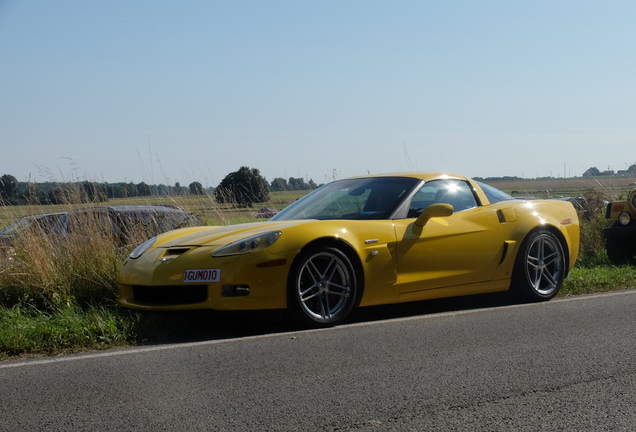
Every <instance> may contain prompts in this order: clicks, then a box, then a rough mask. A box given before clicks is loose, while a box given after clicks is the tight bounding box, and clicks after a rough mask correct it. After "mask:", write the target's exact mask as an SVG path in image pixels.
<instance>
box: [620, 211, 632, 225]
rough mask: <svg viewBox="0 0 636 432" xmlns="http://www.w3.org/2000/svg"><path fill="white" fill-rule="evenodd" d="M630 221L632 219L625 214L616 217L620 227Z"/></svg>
mask: <svg viewBox="0 0 636 432" xmlns="http://www.w3.org/2000/svg"><path fill="white" fill-rule="evenodd" d="M631 220H632V218H631V216H630V215H629V213H627V212H623V213H621V214H619V215H618V221H619V222H620V223H621V225H629V223H630V222H631Z"/></svg>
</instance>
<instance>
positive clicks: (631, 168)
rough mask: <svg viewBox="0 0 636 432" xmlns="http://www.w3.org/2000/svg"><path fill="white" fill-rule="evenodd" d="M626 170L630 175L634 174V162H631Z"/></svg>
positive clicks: (635, 172)
mask: <svg viewBox="0 0 636 432" xmlns="http://www.w3.org/2000/svg"><path fill="white" fill-rule="evenodd" d="M627 172H628V173H629V174H631V175H636V163H634V164H631V165H630V166H629V168H627Z"/></svg>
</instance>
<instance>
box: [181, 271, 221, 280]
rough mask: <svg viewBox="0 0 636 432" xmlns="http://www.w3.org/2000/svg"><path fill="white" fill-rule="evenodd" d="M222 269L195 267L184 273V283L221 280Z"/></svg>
mask: <svg viewBox="0 0 636 432" xmlns="http://www.w3.org/2000/svg"><path fill="white" fill-rule="evenodd" d="M220 281H221V269H194V270H186V271H185V272H184V273H183V283H201V282H206V283H209V282H220Z"/></svg>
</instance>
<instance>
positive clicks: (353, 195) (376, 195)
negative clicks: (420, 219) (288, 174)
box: [271, 177, 420, 221]
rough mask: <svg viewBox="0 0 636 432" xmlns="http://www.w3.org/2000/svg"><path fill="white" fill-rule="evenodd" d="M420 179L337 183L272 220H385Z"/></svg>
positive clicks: (362, 180)
mask: <svg viewBox="0 0 636 432" xmlns="http://www.w3.org/2000/svg"><path fill="white" fill-rule="evenodd" d="M418 184H420V180H418V179H415V178H408V177H376V178H359V179H346V180H338V181H335V182H332V183H329V184H327V185H325V186H323V187H321V188H320V189H317V190H315V191H314V192H312V193H311V194H309V195H307V196H306V197H304V198H302V199H300V200H298V201H296V202H295V203H293V204H291V205H290V206H288V207H287V208H285V209H284V210H283V211H281V212H280V213H278V214H277V215H276V216H274V217H273V218H272V219H271V220H276V221H287V220H301V219H320V220H325V219H358V220H362V219H388V218H390V217H391V216H392V215H393V214H394V213H395V211H396V209H397V208H398V207H399V206H400V204H402V203H403V202H404V199H406V197H407V196H409V195H410V192H411V191H412V190H413V188H415V187H416V186H417V185H418Z"/></svg>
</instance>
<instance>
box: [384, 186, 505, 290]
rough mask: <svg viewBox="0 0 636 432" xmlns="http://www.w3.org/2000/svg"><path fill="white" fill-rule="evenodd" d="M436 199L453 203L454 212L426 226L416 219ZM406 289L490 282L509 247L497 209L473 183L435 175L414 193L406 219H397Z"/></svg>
mask: <svg viewBox="0 0 636 432" xmlns="http://www.w3.org/2000/svg"><path fill="white" fill-rule="evenodd" d="M434 203H444V204H451V205H452V206H453V214H452V215H450V216H447V217H434V218H432V219H430V220H429V221H428V222H427V223H426V224H425V225H424V226H423V227H420V226H418V225H416V224H415V220H416V219H415V218H416V217H417V216H418V215H419V214H420V213H421V212H422V211H423V210H424V209H425V208H426V207H428V206H429V205H431V204H434ZM394 222H395V229H396V236H397V245H396V256H397V273H398V281H399V285H398V286H399V290H400V293H409V292H416V291H424V290H430V289H436V288H442V287H451V286H457V285H466V284H471V283H478V282H485V281H489V280H490V279H491V278H492V276H493V274H494V271H495V269H496V268H497V266H498V264H499V262H500V261H501V257H502V253H503V248H504V234H503V229H502V227H501V224H500V223H499V219H498V217H497V213H496V211H495V210H494V209H490V208H488V206H486V207H484V206H481V205H480V203H479V202H478V200H477V197H476V195H475V194H474V192H473V190H472V187H471V185H470V183H468V182H466V181H462V180H450V179H449V180H434V181H430V182H427V183H425V184H424V185H423V186H422V187H421V188H420V190H418V192H417V193H416V194H415V195H414V196H413V198H412V199H411V203H410V206H409V213H408V217H407V218H406V219H401V220H396V221H394Z"/></svg>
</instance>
